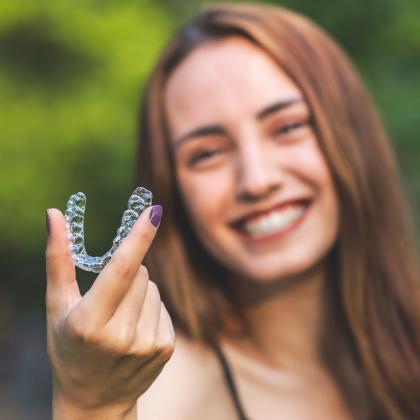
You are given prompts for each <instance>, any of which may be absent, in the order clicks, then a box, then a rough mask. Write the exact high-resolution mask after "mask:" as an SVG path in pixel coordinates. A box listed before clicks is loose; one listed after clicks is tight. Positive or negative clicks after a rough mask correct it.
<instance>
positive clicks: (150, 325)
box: [134, 281, 162, 353]
mask: <svg viewBox="0 0 420 420" xmlns="http://www.w3.org/2000/svg"><path fill="white" fill-rule="evenodd" d="M161 304H162V302H161V300H160V294H159V290H158V288H157V286H156V284H155V283H153V282H152V281H149V282H148V284H147V291H146V296H145V299H144V304H143V308H142V311H141V314H140V318H139V321H138V323H137V334H136V342H135V343H134V348H135V349H137V350H139V349H140V351H142V350H143V351H144V352H145V353H153V351H154V348H155V343H156V337H157V333H158V327H159V319H160V313H161Z"/></svg>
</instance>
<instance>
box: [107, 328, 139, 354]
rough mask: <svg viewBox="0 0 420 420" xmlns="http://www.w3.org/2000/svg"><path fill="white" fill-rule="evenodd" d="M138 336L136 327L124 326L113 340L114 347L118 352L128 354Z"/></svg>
mask: <svg viewBox="0 0 420 420" xmlns="http://www.w3.org/2000/svg"><path fill="white" fill-rule="evenodd" d="M135 337H136V332H135V328H130V327H127V328H122V329H121V330H120V333H119V334H118V335H117V336H116V337H115V338H114V340H113V344H112V346H113V348H114V351H115V352H116V353H119V354H126V353H128V352H129V350H130V348H131V347H132V345H133V343H134V341H135Z"/></svg>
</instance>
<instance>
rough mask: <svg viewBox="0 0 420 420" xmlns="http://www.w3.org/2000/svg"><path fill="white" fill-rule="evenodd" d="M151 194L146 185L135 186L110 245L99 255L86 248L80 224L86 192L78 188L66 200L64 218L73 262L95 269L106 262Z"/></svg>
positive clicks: (147, 202) (89, 269)
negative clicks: (90, 253) (90, 252)
mask: <svg viewBox="0 0 420 420" xmlns="http://www.w3.org/2000/svg"><path fill="white" fill-rule="evenodd" d="M152 198H153V195H152V193H151V192H150V191H149V190H147V189H146V188H142V187H138V188H136V189H135V190H134V192H133V194H132V195H131V197H130V199H129V200H128V209H127V210H126V211H125V212H124V213H123V215H122V219H121V226H120V227H119V228H118V230H117V235H116V236H115V238H114V240H113V242H112V247H111V249H110V250H109V251H108V252H107V253H105V254H104V255H102V257H92V256H90V255H88V253H87V252H86V248H85V238H84V236H85V235H84V228H83V225H84V218H85V208H86V196H85V194H83V193H82V192H78V193H76V194H73V195H72V196H71V197H70V198H69V200H68V202H67V210H66V212H65V218H66V222H67V229H68V237H69V241H70V245H69V248H70V253H71V255H72V257H73V260H74V263H75V265H76V266H77V267H79V268H81V269H82V270H86V271H92V272H94V273H99V272H100V271H101V270H102V269H103V268H104V267H105V265H106V264H107V263H108V262H109V260H110V259H111V257H112V254H113V253H114V251H115V250H116V249H117V248H118V246H119V245H120V243H121V241H122V240H123V239H124V238H125V237H126V236H127V235H128V233H129V232H130V230H131V228H132V227H133V225H134V223H135V221H136V220H137V219H138V218H139V216H140V214H141V213H142V211H143V210H144V209H145V208H147V207H149V206H151V204H152Z"/></svg>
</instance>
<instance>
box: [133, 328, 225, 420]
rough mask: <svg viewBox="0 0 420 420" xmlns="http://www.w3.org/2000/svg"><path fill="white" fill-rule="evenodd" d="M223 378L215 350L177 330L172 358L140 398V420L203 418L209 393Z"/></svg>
mask: <svg viewBox="0 0 420 420" xmlns="http://www.w3.org/2000/svg"><path fill="white" fill-rule="evenodd" d="M220 378H221V374H220V368H219V366H218V362H217V359H216V357H215V355H214V354H213V351H212V350H211V349H210V348H209V347H208V346H205V345H204V344H202V343H199V342H196V341H193V340H191V339H189V338H187V337H185V336H184V335H182V334H180V333H177V335H176V342H175V350H174V353H173V355H172V357H171V359H170V360H169V361H168V363H167V364H166V365H165V367H164V368H163V370H162V372H161V373H160V375H159V376H158V378H157V379H156V380H155V382H154V383H153V384H152V386H151V387H150V388H149V389H148V390H147V391H146V392H145V393H144V394H143V395H142V396H141V397H140V398H139V400H138V418H139V420H152V419H153V420H177V419H182V420H184V419H185V420H188V419H190V418H191V419H197V418H200V416H198V417H197V414H198V413H200V411H201V412H202V410H203V406H207V407H208V403H209V396H212V395H213V396H214V395H215V392H216V391H217V389H218V388H220V386H219V385H220ZM219 392H220V390H219ZM216 398H217V397H216Z"/></svg>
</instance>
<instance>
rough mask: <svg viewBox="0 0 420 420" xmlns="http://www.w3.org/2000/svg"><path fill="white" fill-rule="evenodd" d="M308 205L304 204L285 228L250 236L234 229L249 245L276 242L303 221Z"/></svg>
mask: <svg viewBox="0 0 420 420" xmlns="http://www.w3.org/2000/svg"><path fill="white" fill-rule="evenodd" d="M309 206H310V204H309V205H307V206H305V208H304V210H303V213H302V214H301V215H300V216H299V218H298V219H296V220H295V221H294V222H293V223H292V224H291V225H290V226H288V227H287V228H286V229H283V230H279V231H276V232H273V233H269V234H267V235H261V236H250V235H246V234H244V233H243V232H241V231H239V230H237V229H235V232H237V233H238V235H239V237H240V238H241V239H242V240H243V241H244V242H246V243H247V244H249V245H264V244H268V243H272V242H277V241H279V240H281V239H283V238H285V237H286V236H288V235H289V234H290V233H292V232H293V231H294V230H295V229H297V228H298V227H299V226H300V224H301V223H302V222H303V220H304V219H305V217H306V214H307V213H308V209H309Z"/></svg>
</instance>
